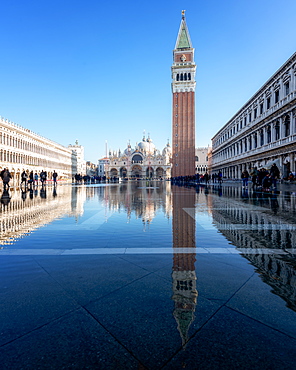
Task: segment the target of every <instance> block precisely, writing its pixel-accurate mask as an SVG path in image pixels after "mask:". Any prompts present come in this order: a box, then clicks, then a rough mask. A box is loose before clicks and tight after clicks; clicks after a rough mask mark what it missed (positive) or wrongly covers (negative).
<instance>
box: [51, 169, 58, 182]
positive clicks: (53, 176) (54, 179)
mask: <svg viewBox="0 0 296 370" xmlns="http://www.w3.org/2000/svg"><path fill="white" fill-rule="evenodd" d="M57 177H58V174H57V173H56V172H55V170H54V171H53V174H52V179H53V185H54V186H56V185H57Z"/></svg>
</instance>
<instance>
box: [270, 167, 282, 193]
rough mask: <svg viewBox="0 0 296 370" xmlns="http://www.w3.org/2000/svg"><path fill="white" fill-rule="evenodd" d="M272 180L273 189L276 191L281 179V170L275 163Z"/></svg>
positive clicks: (271, 172) (272, 168)
mask: <svg viewBox="0 0 296 370" xmlns="http://www.w3.org/2000/svg"><path fill="white" fill-rule="evenodd" d="M270 178H271V182H272V187H273V188H274V189H276V183H277V180H278V179H279V178H280V170H279V169H278V166H277V165H276V164H275V163H274V164H273V165H272V166H271V168H270Z"/></svg>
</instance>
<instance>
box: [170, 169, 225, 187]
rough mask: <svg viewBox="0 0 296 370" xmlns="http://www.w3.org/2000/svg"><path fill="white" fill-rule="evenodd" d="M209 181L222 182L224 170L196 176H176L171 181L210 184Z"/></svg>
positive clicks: (174, 182)
mask: <svg viewBox="0 0 296 370" xmlns="http://www.w3.org/2000/svg"><path fill="white" fill-rule="evenodd" d="M209 181H212V183H214V184H216V183H218V184H220V185H221V184H222V181H223V176H222V172H221V171H219V172H218V173H212V174H211V175H210V174H208V172H205V173H204V174H199V173H197V174H195V175H194V176H176V177H171V182H172V183H173V184H180V183H183V184H189V183H195V184H200V183H204V184H206V185H207V184H208V183H209Z"/></svg>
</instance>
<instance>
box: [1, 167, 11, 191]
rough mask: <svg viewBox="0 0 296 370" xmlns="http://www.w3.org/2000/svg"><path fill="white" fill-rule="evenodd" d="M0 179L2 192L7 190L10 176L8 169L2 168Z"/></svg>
mask: <svg viewBox="0 0 296 370" xmlns="http://www.w3.org/2000/svg"><path fill="white" fill-rule="evenodd" d="M0 177H1V179H2V181H3V187H4V190H7V188H9V181H10V179H11V174H10V172H9V170H8V168H4V169H3V170H2V171H1V173H0Z"/></svg>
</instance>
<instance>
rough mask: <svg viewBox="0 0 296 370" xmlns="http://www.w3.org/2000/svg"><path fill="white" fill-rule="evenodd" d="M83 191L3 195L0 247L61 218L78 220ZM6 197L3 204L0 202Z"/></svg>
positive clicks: (45, 189)
mask: <svg viewBox="0 0 296 370" xmlns="http://www.w3.org/2000/svg"><path fill="white" fill-rule="evenodd" d="M84 194H85V192H84V191H82V189H77V188H76V189H75V188H72V187H69V186H58V189H56V188H53V187H51V186H49V187H36V188H35V189H32V190H28V191H26V192H25V191H22V192H19V191H17V190H14V191H9V192H6V193H5V192H3V193H2V196H1V207H0V245H1V244H2V245H7V244H13V242H14V240H15V239H18V238H21V237H23V236H25V235H26V234H29V233H31V232H33V231H34V230H36V229H38V228H40V227H42V226H44V225H46V224H49V223H50V222H52V221H54V220H55V219H57V218H59V217H62V216H64V215H70V216H75V217H79V216H81V215H82V213H83V203H84V200H85V199H84ZM5 197H6V202H3V201H2V199H3V198H5Z"/></svg>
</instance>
